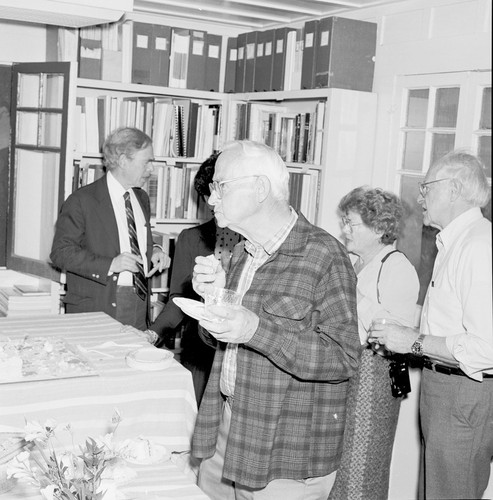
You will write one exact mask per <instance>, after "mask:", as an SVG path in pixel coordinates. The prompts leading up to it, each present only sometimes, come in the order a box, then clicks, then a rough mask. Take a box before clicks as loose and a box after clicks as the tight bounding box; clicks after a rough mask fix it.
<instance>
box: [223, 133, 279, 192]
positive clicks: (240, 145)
mask: <svg viewBox="0 0 493 500" xmlns="http://www.w3.org/2000/svg"><path fill="white" fill-rule="evenodd" d="M224 160H226V161H227V162H228V164H229V165H231V166H232V165H239V166H241V168H242V169H244V170H245V175H250V174H252V175H265V176H266V177H267V178H268V179H269V181H270V184H271V189H272V196H273V197H274V198H275V199H277V200H282V201H289V172H288V169H287V167H286V165H285V163H284V162H283V160H282V158H281V157H280V156H279V154H278V153H277V152H276V151H274V149H272V148H270V147H269V146H266V145H265V144H262V143H260V142H254V141H247V140H242V141H232V142H229V143H227V144H225V146H224V148H223V149H222V152H221V154H220V155H219V158H218V161H221V162H222V161H224Z"/></svg>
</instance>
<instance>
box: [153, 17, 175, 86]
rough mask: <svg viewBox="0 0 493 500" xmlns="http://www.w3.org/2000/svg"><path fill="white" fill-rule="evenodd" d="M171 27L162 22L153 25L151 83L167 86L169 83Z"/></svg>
mask: <svg viewBox="0 0 493 500" xmlns="http://www.w3.org/2000/svg"><path fill="white" fill-rule="evenodd" d="M170 38H171V28H170V27H169V26H163V25H160V24H153V25H152V39H151V41H152V48H151V51H150V52H151V78H150V83H151V85H159V86H162V87H167V86H168V84H169V54H170V45H171V39H170Z"/></svg>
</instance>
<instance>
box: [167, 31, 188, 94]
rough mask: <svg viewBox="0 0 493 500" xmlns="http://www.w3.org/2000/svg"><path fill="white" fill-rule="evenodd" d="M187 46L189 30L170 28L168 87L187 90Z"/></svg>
mask: <svg viewBox="0 0 493 500" xmlns="http://www.w3.org/2000/svg"><path fill="white" fill-rule="evenodd" d="M189 46H190V30H188V29H185V28H175V27H172V28H171V48H170V57H169V86H170V87H174V88H181V89H185V88H187V73H188V54H189Z"/></svg>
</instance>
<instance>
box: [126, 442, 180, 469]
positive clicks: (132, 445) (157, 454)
mask: <svg viewBox="0 0 493 500" xmlns="http://www.w3.org/2000/svg"><path fill="white" fill-rule="evenodd" d="M119 455H120V457H122V458H123V460H125V461H126V462H129V463H131V464H136V465H151V464H158V463H160V462H164V461H166V460H169V459H170V458H171V454H170V452H169V451H168V450H167V448H166V446H164V445H162V444H160V443H156V442H153V441H150V440H148V439H146V438H137V439H128V440H126V441H124V443H123V446H122V447H121V448H120V449H119ZM139 455H140V456H139ZM137 456H139V458H137Z"/></svg>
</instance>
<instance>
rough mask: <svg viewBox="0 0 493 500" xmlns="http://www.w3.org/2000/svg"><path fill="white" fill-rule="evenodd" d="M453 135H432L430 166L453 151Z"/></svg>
mask: <svg viewBox="0 0 493 500" xmlns="http://www.w3.org/2000/svg"><path fill="white" fill-rule="evenodd" d="M454 144H455V134H433V139H432V145H431V158H430V161H431V164H433V163H434V162H435V161H436V160H438V158H441V157H442V156H443V155H445V154H447V153H449V152H450V151H452V150H453V149H454Z"/></svg>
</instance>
